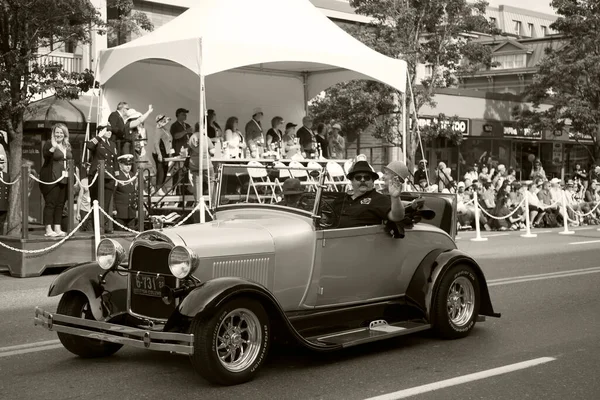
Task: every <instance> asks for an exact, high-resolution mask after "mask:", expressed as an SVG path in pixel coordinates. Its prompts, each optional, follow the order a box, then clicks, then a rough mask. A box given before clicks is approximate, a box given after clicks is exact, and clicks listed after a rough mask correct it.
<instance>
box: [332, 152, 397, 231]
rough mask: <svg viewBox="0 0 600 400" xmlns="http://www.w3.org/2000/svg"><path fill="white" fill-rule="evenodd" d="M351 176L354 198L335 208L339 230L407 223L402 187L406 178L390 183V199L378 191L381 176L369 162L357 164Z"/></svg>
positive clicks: (348, 196) (342, 199)
mask: <svg viewBox="0 0 600 400" xmlns="http://www.w3.org/2000/svg"><path fill="white" fill-rule="evenodd" d="M406 171H408V170H407V169H406ZM347 176H348V179H349V180H350V181H351V184H352V189H353V191H352V194H346V195H344V196H343V197H340V198H338V199H336V201H335V202H334V203H333V204H332V206H333V208H334V210H336V212H337V213H338V215H339V223H338V226H337V227H336V228H352V227H358V226H366V225H378V224H381V223H382V222H383V221H384V220H388V221H394V222H399V221H401V220H402V219H404V205H403V204H402V201H401V200H400V194H401V192H402V188H401V186H400V184H402V183H404V180H405V179H406V176H398V178H397V179H393V180H392V179H387V180H388V182H387V183H388V190H389V196H386V195H384V194H381V193H379V192H377V191H376V190H375V179H378V178H379V175H377V173H376V172H375V170H374V169H373V167H372V166H371V165H370V164H369V163H368V162H367V161H362V160H360V161H356V162H355V163H354V165H352V167H351V168H350V171H349V172H348V175H347Z"/></svg>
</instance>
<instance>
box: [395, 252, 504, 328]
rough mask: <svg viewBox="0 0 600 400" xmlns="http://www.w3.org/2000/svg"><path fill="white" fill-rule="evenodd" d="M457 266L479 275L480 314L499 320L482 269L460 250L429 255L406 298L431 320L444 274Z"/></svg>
mask: <svg viewBox="0 0 600 400" xmlns="http://www.w3.org/2000/svg"><path fill="white" fill-rule="evenodd" d="M456 264H466V265H469V266H470V267H472V268H473V270H474V271H475V273H476V274H477V277H478V279H479V289H480V301H481V306H480V308H479V314H480V315H487V316H490V317H497V318H499V317H500V313H496V312H494V307H493V306H492V300H491V298H490V293H489V290H488V286H487V282H486V279H485V276H484V274H483V271H482V270H481V267H479V264H477V262H476V261H475V260H473V258H471V257H470V256H468V255H467V254H466V253H464V252H462V251H460V250H458V249H451V250H442V249H438V250H433V251H432V252H430V253H429V254H427V256H425V257H424V258H423V260H422V261H421V264H419V267H418V268H417V270H416V271H415V273H414V274H413V277H412V279H411V282H410V284H409V286H408V289H407V290H406V296H407V297H408V298H409V299H411V300H412V301H413V302H415V303H416V304H417V305H418V306H419V307H420V308H421V309H422V310H423V311H424V312H425V313H426V314H427V316H428V318H429V316H430V311H431V302H432V299H433V297H434V295H435V292H436V290H437V288H438V283H439V281H440V279H441V277H442V276H443V274H444V272H445V271H447V270H448V268H450V267H452V266H453V265H456Z"/></svg>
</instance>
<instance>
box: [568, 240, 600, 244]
mask: <svg viewBox="0 0 600 400" xmlns="http://www.w3.org/2000/svg"><path fill="white" fill-rule="evenodd" d="M590 243H600V240H586V241H585V242H572V243H569V244H590Z"/></svg>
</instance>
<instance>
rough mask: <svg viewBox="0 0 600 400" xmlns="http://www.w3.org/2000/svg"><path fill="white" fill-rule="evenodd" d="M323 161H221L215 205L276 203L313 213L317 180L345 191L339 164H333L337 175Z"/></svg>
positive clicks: (317, 186)
mask: <svg viewBox="0 0 600 400" xmlns="http://www.w3.org/2000/svg"><path fill="white" fill-rule="evenodd" d="M326 164H327V162H316V161H301V162H299V161H292V162H289V161H286V162H285V163H283V162H270V163H266V162H265V163H260V162H258V161H251V162H250V163H248V164H244V165H240V164H224V165H222V170H221V174H220V181H219V183H220V185H219V190H218V193H217V206H225V205H232V204H236V205H239V204H252V205H260V204H262V205H276V206H279V207H286V208H291V209H294V210H301V211H306V212H309V213H311V214H312V213H314V212H315V209H314V208H315V199H316V195H317V191H318V188H319V183H323V184H326V185H328V186H337V187H339V190H340V192H344V191H345V186H346V184H347V182H346V178H345V174H344V172H343V168H342V166H341V165H339V164H335V165H337V166H339V169H340V171H341V173H339V174H337V175H336V174H331V173H328V170H329V168H326V166H327V165H326ZM333 169H337V168H335V167H334V168H333Z"/></svg>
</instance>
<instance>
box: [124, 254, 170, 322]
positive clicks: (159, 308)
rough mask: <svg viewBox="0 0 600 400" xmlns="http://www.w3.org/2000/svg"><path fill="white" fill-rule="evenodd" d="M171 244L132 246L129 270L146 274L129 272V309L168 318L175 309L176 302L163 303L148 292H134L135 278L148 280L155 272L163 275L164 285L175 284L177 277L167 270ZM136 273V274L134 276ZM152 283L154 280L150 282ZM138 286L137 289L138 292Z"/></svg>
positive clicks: (159, 298) (152, 316) (133, 311)
mask: <svg viewBox="0 0 600 400" xmlns="http://www.w3.org/2000/svg"><path fill="white" fill-rule="evenodd" d="M170 252H171V246H169V247H168V248H167V247H159V248H152V247H148V246H144V245H137V246H136V247H134V248H133V251H132V253H131V255H130V262H129V269H130V270H131V271H141V272H145V273H146V274H139V275H137V274H135V273H132V274H129V290H128V295H129V310H130V311H131V312H132V313H134V314H136V315H139V316H143V317H148V318H154V319H168V318H169V317H170V316H171V314H172V313H173V311H174V310H175V307H176V304H169V305H167V304H165V303H164V302H163V301H162V298H161V297H156V296H153V295H151V294H150V293H146V294H139V293H136V287H137V283H136V279H142V278H143V277H147V279H148V282H150V279H154V277H156V274H161V276H163V277H164V283H165V285H167V286H169V287H172V288H174V287H176V286H177V278H175V277H174V276H173V275H171V271H170V270H169V253H170ZM136 275H137V276H136ZM152 283H154V282H152ZM139 290H140V289H139V287H138V288H137V291H138V292H139Z"/></svg>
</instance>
